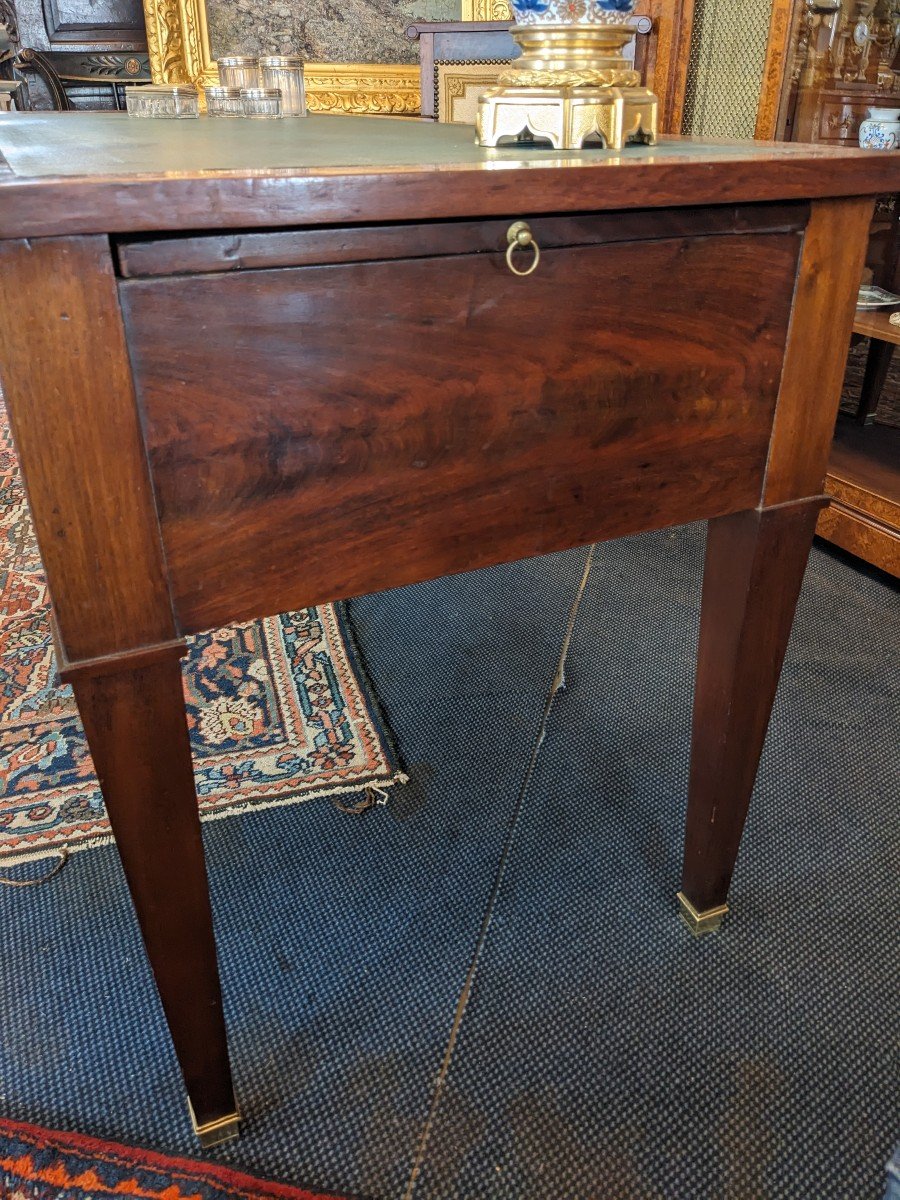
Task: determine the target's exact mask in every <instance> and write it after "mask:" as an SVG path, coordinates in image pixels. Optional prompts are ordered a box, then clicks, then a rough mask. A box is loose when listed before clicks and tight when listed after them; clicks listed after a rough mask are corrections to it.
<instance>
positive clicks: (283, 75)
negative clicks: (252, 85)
mask: <svg viewBox="0 0 900 1200" xmlns="http://www.w3.org/2000/svg"><path fill="white" fill-rule="evenodd" d="M259 82H260V83H261V84H262V86H263V87H267V88H280V89H281V111H282V114H283V115H284V116H286V117H305V116H306V89H305V88H304V86H303V59H302V58H294V57H292V56H289V55H284V54H270V55H267V56H266V57H265V58H260V60H259Z"/></svg>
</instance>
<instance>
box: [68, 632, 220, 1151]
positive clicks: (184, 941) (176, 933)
mask: <svg viewBox="0 0 900 1200" xmlns="http://www.w3.org/2000/svg"><path fill="white" fill-rule="evenodd" d="M72 683H73V687H74V689H75V696H76V699H77V701H78V707H79V710H80V712H81V717H82V720H83V722H84V727H85V731H86V733H87V739H88V744H89V746H90V749H91V754H92V756H93V759H94V765H95V766H96V768H97V774H98V776H99V778H100V784H101V787H102V789H103V797H104V800H105V801H106V807H107V811H108V813H109V819H110V822H111V823H112V827H113V832H114V834H115V838H116V845H117V846H118V849H119V854H120V855H121V858H122V863H123V865H124V868H125V875H126V878H127V880H128V887H129V888H130V890H131V897H132V900H133V901H134V906H135V909H136V910H137V916H138V921H139V922H140V927H141V932H142V934H143V938H144V945H145V946H146V949H147V955H148V957H149V959H150V964H151V966H152V968H153V974H154V976H155V977H156V985H157V987H158V989H159V994H160V997H161V999H162V1004H163V1009H164V1011H165V1014H166V1020H167V1021H168V1025H169V1030H170V1032H171V1035H172V1041H173V1042H174V1044H175V1053H176V1055H177V1056H178V1061H179V1063H180V1065H181V1070H182V1073H183V1075H184V1081H185V1085H186V1087H187V1092H188V1096H189V1098H190V1103H191V1109H192V1114H193V1117H194V1121H195V1126H196V1128H197V1133H198V1135H199V1136H200V1140H201V1142H203V1144H205V1145H212V1144H213V1143H214V1142H217V1141H223V1140H225V1138H226V1137H228V1136H234V1134H235V1133H236V1132H237V1120H238V1117H237V1109H236V1105H235V1099H234V1093H233V1090H232V1084H231V1073H230V1069H229V1063H228V1049H227V1046H226V1042H225V1021H224V1018H223V1014H222V997H221V991H220V987H219V973H218V968H217V964H216V948H215V942H214V940H213V926H212V913H211V910H210V903H209V892H208V890H207V882H206V869H205V866H204V859H203V845H202V842H201V837H200V820H199V815H198V811H197V797H196V793H195V789H194V776H193V771H192V769H191V753H190V743H189V740H188V731H187V724H186V721H185V712H184V696H183V692H182V687H181V671H180V669H179V664H178V658H177V656H176V654H172V653H169V654H167V655H166V656H165V657H163V658H162V659H160V660H158V661H156V662H154V663H151V664H149V665H145V666H142V667H139V668H137V669H126V670H118V671H116V672H115V673H114V674H93V675H91V674H88V675H86V676H85V675H83V674H82V675H76V677H75V678H73V679H72Z"/></svg>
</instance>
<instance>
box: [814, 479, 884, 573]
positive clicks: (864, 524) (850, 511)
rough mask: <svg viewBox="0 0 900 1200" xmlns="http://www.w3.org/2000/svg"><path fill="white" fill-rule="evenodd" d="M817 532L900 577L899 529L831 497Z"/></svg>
mask: <svg viewBox="0 0 900 1200" xmlns="http://www.w3.org/2000/svg"><path fill="white" fill-rule="evenodd" d="M816 533H817V534H818V535H819V537H823V538H825V539H826V541H829V542H831V543H833V544H834V545H835V546H840V547H841V549H842V550H847V551H849V553H850V554H855V555H856V556H857V557H858V558H862V559H863V560H864V561H865V562H868V563H871V564H872V566H875V567H879V568H880V569H881V570H882V571H886V572H887V573H888V574H889V575H893V576H894V577H895V578H896V579H900V532H898V530H897V529H896V528H895V527H894V526H892V525H889V524H886V523H885V522H883V521H881V520H879V519H878V517H876V516H874V515H873V514H872V513H867V512H863V511H861V510H860V509H857V508H854V507H852V506H851V505H848V504H846V503H845V502H844V501H842V500H838V499H835V498H832V502H831V504H830V505H829V506H828V507H827V508H823V510H822V513H821V515H820V516H819V521H818V525H817V526H816Z"/></svg>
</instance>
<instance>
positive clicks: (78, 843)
mask: <svg viewBox="0 0 900 1200" xmlns="http://www.w3.org/2000/svg"><path fill="white" fill-rule="evenodd" d="M184 689H185V697H186V701H187V711H188V723H189V726H190V732H191V742H192V746H193V752H194V769H195V775H196V782H197V794H198V797H199V802H200V812H201V817H203V818H205V819H207V818H216V817H227V816H232V815H233V814H235V813H240V812H245V811H247V810H249V809H252V808H266V807H270V806H272V805H275V804H287V803H292V802H296V801H299V800H308V799H310V798H312V797H314V796H322V795H334V794H337V793H342V792H352V791H360V790H362V789H365V788H367V787H368V788H376V789H377V791H378V794H381V792H382V791H383V789H384V788H385V787H388V786H390V785H391V784H392V783H394V782H396V781H397V780H398V779H402V778H404V777H403V776H402V775H400V774H399V772H398V770H397V767H396V764H395V762H394V759H393V755H392V752H391V750H390V742H389V739H388V738H387V736H386V734H385V731H384V727H383V724H382V722H381V720H380V717H379V715H378V712H377V708H376V706H375V704H374V701H373V699H372V697H371V695H370V694H369V691H368V689H367V687H366V685H365V682H364V674H363V672H362V670H361V668H360V665H359V663H358V660H357V658H356V653H355V650H354V648H353V644H352V639H351V638H350V637H349V635H348V633H347V630H346V628H345V626H344V623H343V614H342V610H341V609H340V607H337V606H335V605H331V604H323V605H319V606H318V607H317V608H308V609H303V610H300V611H298V612H289V613H281V614H280V615H279V616H275V617H270V618H267V619H265V620H261V621H251V622H247V623H244V624H241V625H235V626H231V627H230V628H227V629H218V630H215V631H214V632H211V633H205V634H201V635H198V636H197V637H193V638H191V639H190V651H189V656H188V658H187V660H186V663H185V667H184ZM110 838H111V830H110V826H109V822H108V820H107V817H106V813H105V811H104V807H103V799H102V796H101V794H100V787H99V784H98V782H97V778H96V775H95V774H94V767H93V764H92V762H91V757H90V753H89V751H88V748H87V743H86V741H85V737H84V732H83V730H82V727H81V722H80V720H79V717H78V712H77V709H76V707H75V700H74V697H73V694H72V689H71V688H70V687H68V686H64V685H61V684H60V683H59V680H58V676H57V674H56V667H55V662H54V654H53V646H52V640H51V634H50V623H49V605H48V597H47V587H46V584H45V581H44V576H43V571H42V567H41V561H40V557H39V554H38V548H37V543H36V541H35V537H34V532H33V529H32V525H31V519H30V516H29V513H28V508H27V504H26V500H25V493H24V489H23V486H22V481H21V477H20V474H19V469H18V464H17V461H16V457H15V450H14V448H13V444H12V438H11V435H10V430H9V424H8V421H7V416H6V410H5V408H4V407H3V403H2V399H0V864H3V865H10V864H12V863H15V862H24V861H27V860H30V859H35V858H42V857H45V856H48V855H54V854H59V853H60V851H62V850H64V849H65V850H68V851H72V850H81V849H84V848H86V847H88V846H93V845H97V844H99V843H101V842H103V841H108V840H110Z"/></svg>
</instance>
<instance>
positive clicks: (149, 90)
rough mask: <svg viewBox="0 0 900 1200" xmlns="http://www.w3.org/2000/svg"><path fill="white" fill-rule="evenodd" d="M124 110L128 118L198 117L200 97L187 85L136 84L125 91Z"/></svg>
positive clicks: (194, 89)
mask: <svg viewBox="0 0 900 1200" xmlns="http://www.w3.org/2000/svg"><path fill="white" fill-rule="evenodd" d="M125 108H126V111H127V112H128V115H129V116H130V117H199V116H200V96H199V93H198V92H197V89H196V88H195V87H191V86H189V85H187V84H178V85H177V86H166V85H164V84H157V83H145V84H137V85H135V86H133V87H128V88H126V89H125Z"/></svg>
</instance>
